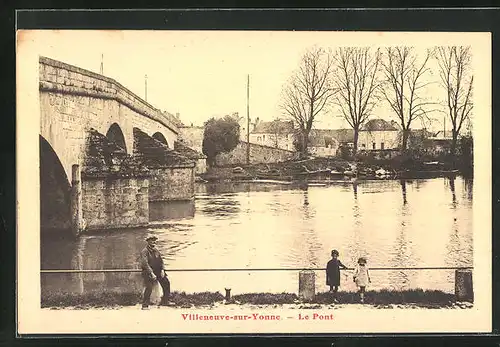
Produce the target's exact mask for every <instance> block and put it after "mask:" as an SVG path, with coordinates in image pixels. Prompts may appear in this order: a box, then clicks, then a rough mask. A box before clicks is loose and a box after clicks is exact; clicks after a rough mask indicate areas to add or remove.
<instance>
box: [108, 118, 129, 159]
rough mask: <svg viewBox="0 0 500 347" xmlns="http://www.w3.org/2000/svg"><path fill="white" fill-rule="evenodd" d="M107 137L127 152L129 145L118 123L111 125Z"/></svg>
mask: <svg viewBox="0 0 500 347" xmlns="http://www.w3.org/2000/svg"><path fill="white" fill-rule="evenodd" d="M106 137H107V138H108V139H109V140H110V141H111V142H113V143H115V144H116V145H118V146H120V147H121V148H123V149H124V150H125V153H128V152H127V143H126V142H125V136H123V131H122V129H121V128H120V126H119V125H118V124H117V123H113V124H111V126H110V127H109V129H108V131H107V132H106Z"/></svg>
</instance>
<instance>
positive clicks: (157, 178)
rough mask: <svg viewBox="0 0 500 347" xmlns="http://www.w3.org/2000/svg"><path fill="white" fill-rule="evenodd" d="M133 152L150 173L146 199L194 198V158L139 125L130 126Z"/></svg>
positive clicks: (152, 200) (151, 200)
mask: <svg viewBox="0 0 500 347" xmlns="http://www.w3.org/2000/svg"><path fill="white" fill-rule="evenodd" d="M134 143H135V144H136V145H135V147H134V156H136V157H137V159H138V160H139V161H140V162H141V163H143V164H144V165H145V166H146V167H147V168H148V169H149V172H150V174H151V176H150V178H149V201H150V202H155V201H173V200H177V201H179V200H191V199H193V198H194V178H195V177H194V176H195V166H196V162H195V161H194V160H192V159H190V158H188V157H186V156H183V155H181V154H180V153H178V152H177V151H174V150H171V149H169V148H168V147H167V146H165V145H164V144H163V143H161V142H160V141H158V140H156V139H154V138H153V137H151V136H149V135H148V134H146V133H144V132H143V131H141V130H139V129H134Z"/></svg>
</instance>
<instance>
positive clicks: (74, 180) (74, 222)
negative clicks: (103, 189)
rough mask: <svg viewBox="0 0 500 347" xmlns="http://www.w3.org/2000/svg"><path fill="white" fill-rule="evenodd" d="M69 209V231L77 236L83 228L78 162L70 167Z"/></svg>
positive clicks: (80, 180)
mask: <svg viewBox="0 0 500 347" xmlns="http://www.w3.org/2000/svg"><path fill="white" fill-rule="evenodd" d="M70 211H71V232H72V234H73V235H74V236H78V235H80V233H81V232H82V231H83V230H84V229H85V224H84V220H83V211H82V179H81V172H80V165H78V164H74V165H73V166H72V168H71V194H70Z"/></svg>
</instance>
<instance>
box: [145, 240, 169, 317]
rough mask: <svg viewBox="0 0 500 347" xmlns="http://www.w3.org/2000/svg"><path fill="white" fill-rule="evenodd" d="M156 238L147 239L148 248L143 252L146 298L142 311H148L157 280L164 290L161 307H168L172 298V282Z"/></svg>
mask: <svg viewBox="0 0 500 347" xmlns="http://www.w3.org/2000/svg"><path fill="white" fill-rule="evenodd" d="M157 240H158V238H157V237H156V236H150V237H148V238H147V239H146V242H147V243H148V244H147V246H146V247H145V248H144V249H143V250H142V252H141V267H142V277H143V278H144V286H145V289H144V297H143V300H142V309H143V310H145V309H148V308H149V304H150V302H149V301H150V298H151V292H152V291H153V284H154V282H155V281H156V280H158V282H159V283H160V285H161V287H162V288H163V297H162V298H161V303H160V305H166V304H167V302H168V299H169V297H170V281H169V280H168V278H167V274H166V272H165V266H164V263H163V259H162V257H161V254H160V252H159V251H158V249H156V241H157Z"/></svg>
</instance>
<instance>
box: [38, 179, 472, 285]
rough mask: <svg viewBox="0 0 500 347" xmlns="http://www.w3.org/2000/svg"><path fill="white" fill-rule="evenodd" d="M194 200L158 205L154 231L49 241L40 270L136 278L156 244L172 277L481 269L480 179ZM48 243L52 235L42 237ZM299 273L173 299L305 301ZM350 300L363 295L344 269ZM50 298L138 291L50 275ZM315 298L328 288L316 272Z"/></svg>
mask: <svg viewBox="0 0 500 347" xmlns="http://www.w3.org/2000/svg"><path fill="white" fill-rule="evenodd" d="M196 192H197V193H196V198H195V200H194V201H192V202H177V203H169V204H165V203H153V204H151V205H150V219H151V220H153V221H154V222H153V223H154V225H153V226H152V227H150V228H143V229H133V230H115V231H112V232H97V233H92V234H88V235H83V236H81V237H80V238H79V239H78V240H76V241H75V240H71V239H64V238H60V237H42V243H41V254H42V258H41V266H42V269H113V268H137V265H138V264H137V255H138V253H139V252H140V251H141V249H142V248H143V247H144V245H145V242H144V239H145V238H146V236H148V235H156V236H157V237H158V238H159V241H158V248H159V249H160V251H161V252H162V254H163V255H164V258H165V262H166V265H167V268H168V269H173V270H175V269H223V268H225V269H228V268H232V269H237V268H239V269H256V268H279V269H294V268H303V267H307V268H309V267H310V268H316V267H318V268H322V267H324V266H325V265H326V263H327V262H328V260H329V259H330V252H331V250H332V249H337V250H338V251H339V253H340V257H339V259H340V260H341V261H342V262H343V263H344V264H345V265H347V266H349V267H353V266H354V265H355V264H356V260H357V259H358V257H359V256H365V257H367V259H368V266H369V267H460V266H472V262H473V261H472V260H473V249H472V234H473V232H472V198H473V197H472V180H469V179H463V178H461V177H457V178H453V179H450V178H435V179H425V180H402V181H399V180H383V181H360V182H358V183H356V184H353V183H339V184H336V185H329V186H309V187H297V186H286V185H271V184H256V183H226V184H206V185H205V184H200V185H197V186H196ZM42 235H43V232H42ZM298 273H299V271H298V270H294V271H230V272H218V271H211V272H197V271H187V272H186V271H170V272H169V278H170V281H171V283H172V290H174V291H185V292H203V291H220V292H221V293H224V288H231V289H232V293H235V294H236V293H245V292H297V290H298ZM342 273H343V275H341V290H348V291H350V290H356V288H355V285H354V283H353V281H352V272H351V271H343V272H342ZM371 277H372V284H371V286H370V288H371V289H409V288H423V289H439V290H443V291H446V292H453V290H454V271H453V270H420V271H416V270H388V271H387V270H378V271H377V270H373V271H372V272H371ZM41 280H42V292H43V291H50V292H53V291H63V292H75V291H76V292H90V291H93V290H115V291H128V290H130V289H131V287H134V288H136V289H140V288H141V282H140V275H139V274H137V273H119V274H116V273H115V274H113V273H92V274H76V275H75V274H73V275H66V274H42V278H41ZM316 288H317V289H316V290H317V291H318V292H321V291H325V290H327V287H326V285H325V275H324V271H316Z"/></svg>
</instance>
